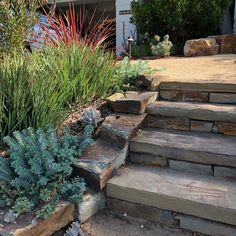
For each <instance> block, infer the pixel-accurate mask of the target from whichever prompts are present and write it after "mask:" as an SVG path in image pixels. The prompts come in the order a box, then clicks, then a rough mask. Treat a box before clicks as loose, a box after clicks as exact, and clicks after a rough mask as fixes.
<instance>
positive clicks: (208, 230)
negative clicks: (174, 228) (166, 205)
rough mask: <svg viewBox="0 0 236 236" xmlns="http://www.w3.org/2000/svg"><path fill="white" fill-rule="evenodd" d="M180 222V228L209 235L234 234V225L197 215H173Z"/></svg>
mask: <svg viewBox="0 0 236 236" xmlns="http://www.w3.org/2000/svg"><path fill="white" fill-rule="evenodd" d="M175 218H176V219H177V220H179V222H180V228H182V229H187V230H191V231H193V232H199V233H201V234H206V235H211V236H234V235H236V227H233V226H231V225H226V224H221V223H218V222H215V221H208V220H203V219H200V218H197V217H192V216H186V215H177V216H176V217H175Z"/></svg>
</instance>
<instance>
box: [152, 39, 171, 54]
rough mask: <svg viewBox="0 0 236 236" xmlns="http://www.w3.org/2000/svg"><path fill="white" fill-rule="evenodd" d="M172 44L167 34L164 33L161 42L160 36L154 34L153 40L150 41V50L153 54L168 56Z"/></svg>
mask: <svg viewBox="0 0 236 236" xmlns="http://www.w3.org/2000/svg"><path fill="white" fill-rule="evenodd" d="M172 47H173V44H172V43H171V41H169V35H165V36H164V39H163V41H162V42H161V37H160V36H158V35H155V36H154V39H153V42H151V51H152V54H153V55H154V56H159V57H168V56H170V54H171V49H172Z"/></svg>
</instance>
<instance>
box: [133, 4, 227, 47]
mask: <svg viewBox="0 0 236 236" xmlns="http://www.w3.org/2000/svg"><path fill="white" fill-rule="evenodd" d="M230 3H231V0H152V1H151V2H150V3H146V4H141V3H139V2H137V1H133V2H132V4H131V7H132V11H133V18H132V19H131V20H132V22H133V23H134V24H136V25H137V28H138V31H139V32H140V33H141V34H143V35H144V34H145V33H148V34H149V35H150V36H154V35H156V34H157V35H160V36H164V35H165V34H169V35H170V38H171V40H172V41H173V42H174V43H175V44H178V45H180V46H181V45H183V44H184V43H185V41H186V40H188V39H193V38H199V37H205V36H209V35H211V34H214V33H216V32H217V30H218V27H219V22H220V20H221V17H222V16H223V12H224V10H225V9H226V8H227V7H228V6H229V4H230Z"/></svg>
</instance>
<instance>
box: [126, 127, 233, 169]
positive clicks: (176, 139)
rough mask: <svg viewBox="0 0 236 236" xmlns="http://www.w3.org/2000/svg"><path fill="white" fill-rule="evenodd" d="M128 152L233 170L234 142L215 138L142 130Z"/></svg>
mask: <svg viewBox="0 0 236 236" xmlns="http://www.w3.org/2000/svg"><path fill="white" fill-rule="evenodd" d="M130 151H131V152H134V153H141V154H149V155H152V156H153V157H155V156H157V157H163V158H167V159H173V160H181V161H186V162H193V163H199V164H206V165H216V166H228V167H236V138H235V137H227V136H222V135H216V134H205V133H192V132H183V131H166V130H160V129H145V130H143V131H140V132H139V133H138V134H137V136H136V137H134V138H133V139H131V141H130ZM152 160H153V158H152ZM139 163H141V160H139ZM143 163H145V162H144V161H143Z"/></svg>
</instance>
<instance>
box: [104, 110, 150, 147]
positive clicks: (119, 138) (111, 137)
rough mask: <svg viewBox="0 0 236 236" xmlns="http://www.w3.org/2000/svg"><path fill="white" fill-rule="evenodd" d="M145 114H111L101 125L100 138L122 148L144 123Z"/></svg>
mask: <svg viewBox="0 0 236 236" xmlns="http://www.w3.org/2000/svg"><path fill="white" fill-rule="evenodd" d="M145 117H146V114H142V115H131V114H112V115H110V116H108V117H107V118H106V119H105V121H104V122H103V123H102V125H101V128H100V136H101V137H102V138H103V139H105V140H107V141H111V142H115V143H116V144H117V145H118V146H119V147H120V148H123V147H124V146H125V145H126V144H127V142H128V141H129V139H130V138H131V137H132V136H134V135H135V133H136V132H137V131H138V130H139V128H140V127H141V126H142V124H143V123H144V120H145Z"/></svg>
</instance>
